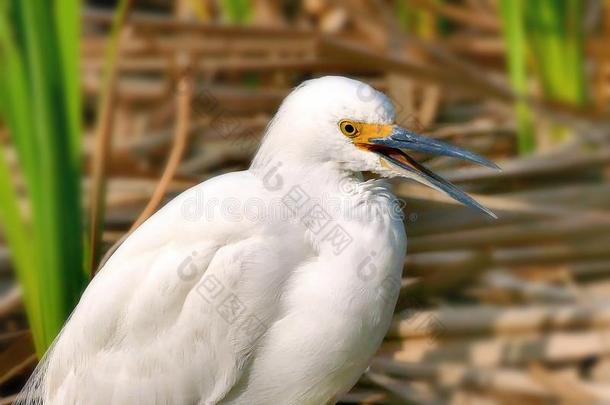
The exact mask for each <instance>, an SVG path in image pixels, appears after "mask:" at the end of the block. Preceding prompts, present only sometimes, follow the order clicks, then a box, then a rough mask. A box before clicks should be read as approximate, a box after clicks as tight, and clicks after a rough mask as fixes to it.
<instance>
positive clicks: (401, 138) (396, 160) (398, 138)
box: [368, 125, 500, 218]
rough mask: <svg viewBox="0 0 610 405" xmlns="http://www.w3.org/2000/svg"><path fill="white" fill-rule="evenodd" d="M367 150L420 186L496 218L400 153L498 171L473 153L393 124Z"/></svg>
mask: <svg viewBox="0 0 610 405" xmlns="http://www.w3.org/2000/svg"><path fill="white" fill-rule="evenodd" d="M368 143H369V145H370V150H371V151H373V152H375V153H377V154H379V155H381V156H383V158H384V159H385V160H386V161H387V162H388V163H389V164H390V165H391V166H393V167H394V168H395V169H397V171H398V172H402V174H403V175H405V177H411V178H414V179H415V180H418V181H420V182H422V183H424V184H427V185H429V186H431V187H433V188H435V189H437V190H439V191H442V192H444V193H446V194H447V195H449V196H450V197H452V198H453V199H455V200H457V201H459V202H461V203H462V204H464V205H466V206H468V207H471V208H474V209H477V210H480V211H482V212H484V213H485V214H487V215H489V216H490V217H492V218H497V216H496V215H495V214H494V213H493V212H492V211H491V210H489V209H487V208H485V207H484V206H482V205H481V204H479V203H478V202H477V201H475V200H474V199H473V198H472V197H470V196H469V195H468V194H466V193H465V192H464V191H462V190H460V189H459V188H457V187H456V186H454V185H453V184H451V183H450V182H449V181H447V180H445V179H444V178H442V177H441V176H439V175H438V174H436V173H434V172H432V171H430V170H429V169H428V168H426V167H424V166H423V165H421V164H420V163H418V162H416V161H415V160H414V159H413V158H411V157H410V156H408V155H407V154H406V153H404V152H403V151H402V150H412V151H416V152H423V153H429V154H434V155H441V156H450V157H454V158H458V159H462V160H467V161H470V162H474V163H477V164H480V165H482V166H486V167H489V168H492V169H496V170H500V168H499V167H498V166H497V165H496V164H494V163H493V162H490V161H489V160H487V159H485V158H484V157H482V156H479V155H477V154H476V153H473V152H470V151H467V150H465V149H462V148H458V147H457V146H453V145H450V144H448V143H445V142H441V141H438V140H436V139H432V138H428V137H425V136H421V135H418V134H416V133H413V132H411V131H409V130H407V129H404V128H402V127H399V126H398V125H394V127H393V129H392V133H391V134H390V135H389V136H387V137H384V138H371V139H369V140H368Z"/></svg>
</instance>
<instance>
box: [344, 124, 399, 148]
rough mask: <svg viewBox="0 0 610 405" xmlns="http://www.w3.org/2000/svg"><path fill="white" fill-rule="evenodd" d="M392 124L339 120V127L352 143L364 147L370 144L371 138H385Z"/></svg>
mask: <svg viewBox="0 0 610 405" xmlns="http://www.w3.org/2000/svg"><path fill="white" fill-rule="evenodd" d="M393 127H394V125H392V124H389V125H388V124H368V123H366V122H358V121H351V120H341V121H339V128H340V129H341V132H342V133H343V135H345V136H346V137H348V138H350V139H351V140H352V141H353V142H354V145H356V146H358V147H361V148H364V147H365V145H371V142H370V140H371V139H373V138H385V137H387V136H389V135H390V134H391V133H392V128H393Z"/></svg>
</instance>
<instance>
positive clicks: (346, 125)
mask: <svg viewBox="0 0 610 405" xmlns="http://www.w3.org/2000/svg"><path fill="white" fill-rule="evenodd" d="M339 129H341V132H343V135H345V136H348V137H350V138H354V137H355V136H356V135H358V128H357V127H356V124H354V123H353V122H352V121H350V120H341V121H339Z"/></svg>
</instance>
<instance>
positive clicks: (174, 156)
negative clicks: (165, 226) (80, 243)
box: [129, 75, 193, 233]
mask: <svg viewBox="0 0 610 405" xmlns="http://www.w3.org/2000/svg"><path fill="white" fill-rule="evenodd" d="M192 86H193V85H192V83H191V79H190V76H189V75H182V77H181V78H180V80H179V82H178V91H177V93H176V96H177V100H176V106H177V123H176V135H175V137H174V144H173V145H172V150H171V152H170V155H169V159H168V161H167V165H166V166H165V170H164V171H163V175H162V176H161V180H159V184H158V185H157V188H156V189H155V192H154V193H153V196H152V197H151V199H150V201H149V202H148V204H147V205H146V207H145V208H144V210H143V211H142V213H141V214H140V216H139V217H138V219H137V220H136V221H135V222H134V223H133V225H132V226H131V229H130V230H129V233H131V232H132V231H133V230H134V229H136V228H137V227H138V226H140V225H141V224H142V223H143V222H144V221H146V219H148V217H150V216H151V215H152V214H153V213H154V212H155V210H156V209H157V208H158V207H159V204H161V201H162V200H163V197H164V196H165V192H166V191H167V188H168V186H169V184H170V182H171V181H172V178H173V177H174V175H175V174H176V169H177V168H178V165H179V164H180V160H181V159H182V155H183V154H184V150H185V149H186V145H187V143H188V132H189V131H188V129H189V121H190V114H191V98H192V92H193V89H192Z"/></svg>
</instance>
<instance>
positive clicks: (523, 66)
mask: <svg viewBox="0 0 610 405" xmlns="http://www.w3.org/2000/svg"><path fill="white" fill-rule="evenodd" d="M327 74H334V75H345V76H350V77H354V78H358V79H360V80H363V81H366V82H368V83H370V84H372V85H373V86H375V87H376V88H378V89H379V90H382V91H384V92H386V93H387V94H388V95H389V96H390V97H391V98H392V100H393V101H394V103H395V104H396V106H397V111H398V121H399V122H401V123H402V124H403V125H405V126H407V127H409V128H411V129H414V130H416V131H420V132H422V133H424V134H426V135H429V136H432V137H435V138H439V139H443V140H446V141H450V142H452V143H455V144H459V145H460V146H463V147H467V148H469V149H472V150H474V151H476V152H478V153H480V154H482V155H485V156H487V157H489V158H490V159H492V160H494V161H496V162H497V163H498V164H499V165H500V166H501V167H502V168H503V171H502V172H493V171H489V170H486V169H484V168H478V167H472V166H467V165H464V164H462V163H460V162H459V161H456V160H449V159H443V158H434V159H428V160H426V157H424V156H422V157H421V159H422V161H425V163H426V164H427V165H428V166H429V167H431V168H433V169H434V170H435V171H437V172H439V173H442V174H443V175H444V176H445V177H447V178H448V179H449V180H451V181H452V182H454V183H456V184H458V185H459V186H461V187H463V188H464V189H466V190H467V191H469V192H470V193H472V194H473V195H474V196H475V197H476V198H477V199H478V200H479V201H481V202H482V203H483V204H484V205H486V206H487V207H489V208H491V209H492V210H494V211H495V212H496V213H497V214H498V216H499V219H498V220H496V221H493V220H490V219H487V218H485V217H484V216H482V215H480V214H478V213H476V212H473V211H470V210H468V209H466V208H464V207H462V206H458V205H456V204H455V203H454V202H453V201H452V200H449V199H447V198H445V197H444V196H443V195H441V194H439V193H437V192H435V191H432V190H429V189H426V188H424V187H420V186H418V185H416V184H412V183H408V182H397V183H396V184H395V191H396V193H397V195H398V196H399V197H400V198H402V199H404V200H405V202H406V206H405V213H404V218H405V226H406V227H407V233H408V236H409V247H408V255H407V261H406V263H405V271H404V277H403V285H402V290H401V296H400V300H399V303H398V306H397V308H396V315H395V321H394V323H393V326H392V328H391V330H390V332H389V334H388V336H387V338H386V340H385V342H384V343H383V345H382V347H381V349H380V351H379V353H378V355H377V356H376V358H375V359H374V361H373V364H372V366H371V368H370V369H369V370H368V371H367V373H365V375H364V376H363V377H362V379H361V380H360V381H359V383H358V384H357V386H356V387H355V388H354V389H353V390H352V391H351V392H350V393H349V394H348V395H346V396H345V397H344V398H341V402H340V403H343V404H404V403H418V404H419V403H421V404H442V403H451V404H471V403H473V404H513V403H519V404H525V403H527V404H538V403H541V404H554V403H562V404H563V403H565V404H570V403H578V404H584V403H610V116H609V114H608V112H609V108H610V1H604V0H586V1H585V0H530V1H526V0H394V1H391V0H370V1H365V0H354V1H346V0H344V1H341V0H300V1H299V0H282V1H279V0H278V1H272V0H176V1H170V0H139V1H126V0H120V1H109V0H108V1H105V0H89V1H82V2H81V1H77V0H53V1H43V0H31V1H30V0H28V1H19V0H1V1H0V142H1V144H2V147H1V149H0V152H1V153H0V404H9V403H11V402H12V399H14V395H15V394H16V393H17V392H18V391H19V389H20V387H21V386H22V385H23V383H24V381H25V380H26V379H27V377H28V375H29V373H31V371H32V369H33V367H35V365H36V362H37V358H39V357H40V356H41V355H42V354H43V353H44V351H45V350H46V348H47V347H48V346H49V345H50V343H51V342H52V341H53V338H54V337H55V335H56V334H57V332H58V331H59V329H60V328H61V325H62V324H63V322H64V321H65V319H66V318H67V316H68V315H69V313H70V311H71V309H72V308H73V306H74V305H75V303H76V302H77V301H78V297H79V296H80V293H81V292H82V291H83V289H84V288H85V286H86V284H87V282H88V281H89V279H90V277H91V276H92V275H93V274H94V272H95V269H97V267H98V265H99V264H100V262H101V261H102V260H103V257H104V255H105V254H106V253H107V252H108V251H109V250H110V251H111V247H112V246H113V245H115V243H117V242H118V241H120V240H121V238H122V237H123V236H124V235H126V234H127V233H128V232H129V230H130V229H132V228H133V227H134V226H137V225H138V224H139V223H141V222H142V221H143V220H144V219H146V218H147V217H148V216H149V215H150V214H152V213H154V212H155V210H156V209H158V207H159V206H161V205H162V204H163V203H164V202H166V201H167V200H168V199H171V198H172V197H174V196H175V195H176V194H178V193H180V192H181V191H183V190H185V189H186V188H188V187H190V186H191V185H193V184H196V183H198V182H201V181H203V180H206V179H208V178H210V177H213V176H216V175H218V174H220V173H224V172H228V171H234V170H242V169H245V168H247V167H248V165H249V162H250V160H251V158H252V156H253V154H254V152H255V151H256V148H257V146H258V143H259V140H260V138H261V135H262V133H263V131H264V128H265V125H266V124H267V122H268V121H269V119H270V118H271V117H272V115H273V113H274V111H275V110H276V109H277V107H278V105H279V103H280V102H281V100H282V99H283V97H284V96H285V95H286V94H287V93H288V92H289V91H290V90H291V88H293V87H294V86H295V85H297V84H299V83H300V82H301V81H303V80H306V79H308V78H312V77H317V76H321V75H327Z"/></svg>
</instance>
